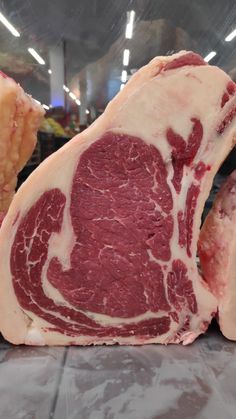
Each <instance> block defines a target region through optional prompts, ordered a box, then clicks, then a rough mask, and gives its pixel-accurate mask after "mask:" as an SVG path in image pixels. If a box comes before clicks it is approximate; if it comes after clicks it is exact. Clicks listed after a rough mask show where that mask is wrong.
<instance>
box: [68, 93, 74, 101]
mask: <svg viewBox="0 0 236 419" xmlns="http://www.w3.org/2000/svg"><path fill="white" fill-rule="evenodd" d="M69 96H70V97H71V99H73V100H76V96H75V95H74V93H72V92H70V93H69Z"/></svg>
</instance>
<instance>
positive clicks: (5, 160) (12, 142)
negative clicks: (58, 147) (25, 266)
mask: <svg viewBox="0 0 236 419" xmlns="http://www.w3.org/2000/svg"><path fill="white" fill-rule="evenodd" d="M43 115H44V110H43V108H42V107H41V106H40V105H39V104H38V103H37V102H36V101H35V100H34V99H32V98H31V97H30V96H29V95H27V94H26V93H25V92H24V90H23V89H22V88H21V87H20V86H19V84H17V83H16V82H15V81H14V80H13V79H11V78H10V77H7V76H6V75H5V74H4V73H2V72H0V225H1V222H2V219H3V217H4V215H5V213H6V212H7V210H8V207H9V205H10V203H11V200H12V198H13V196H14V192H15V188H16V184H17V174H18V173H19V172H20V170H21V169H22V168H23V167H24V165H25V164H26V163H27V161H28V160H29V158H30V157H31V154H32V152H33V150H34V148H35V145H36V141H37V130H38V128H39V126H40V124H41V121H42V118H43Z"/></svg>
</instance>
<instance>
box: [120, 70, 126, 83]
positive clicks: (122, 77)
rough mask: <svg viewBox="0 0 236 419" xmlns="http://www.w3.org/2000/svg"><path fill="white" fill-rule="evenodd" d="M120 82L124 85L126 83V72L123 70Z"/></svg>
mask: <svg viewBox="0 0 236 419" xmlns="http://www.w3.org/2000/svg"><path fill="white" fill-rule="evenodd" d="M121 81H122V83H125V82H126V81H127V71H126V70H123V71H122V73H121Z"/></svg>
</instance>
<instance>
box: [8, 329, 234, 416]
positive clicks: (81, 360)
mask: <svg viewBox="0 0 236 419" xmlns="http://www.w3.org/2000/svg"><path fill="white" fill-rule="evenodd" d="M235 381H236V343H233V342H229V341H226V340H225V339H224V338H223V337H222V336H221V335H220V333H219V332H217V331H215V330H212V331H210V332H209V333H208V334H207V335H206V336H204V337H202V338H200V339H198V340H197V341H196V342H195V343H194V344H193V345H191V346H189V347H182V346H168V347H163V346H158V345H150V346H145V347H119V346H114V347H89V348H80V347H71V348H68V349H64V348H26V347H18V348H17V347H12V346H11V345H8V344H6V343H2V344H1V350H0V419H47V418H50V419H51V418H52V419H78V418H79V419H80V418H81V419H103V418H105V419H192V418H193V419H211V418H214V419H235V417H236V386H235Z"/></svg>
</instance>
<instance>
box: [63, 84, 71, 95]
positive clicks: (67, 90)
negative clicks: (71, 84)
mask: <svg viewBox="0 0 236 419" xmlns="http://www.w3.org/2000/svg"><path fill="white" fill-rule="evenodd" d="M63 89H64V90H65V92H66V93H69V91H70V89H69V88H68V87H67V86H65V85H63Z"/></svg>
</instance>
